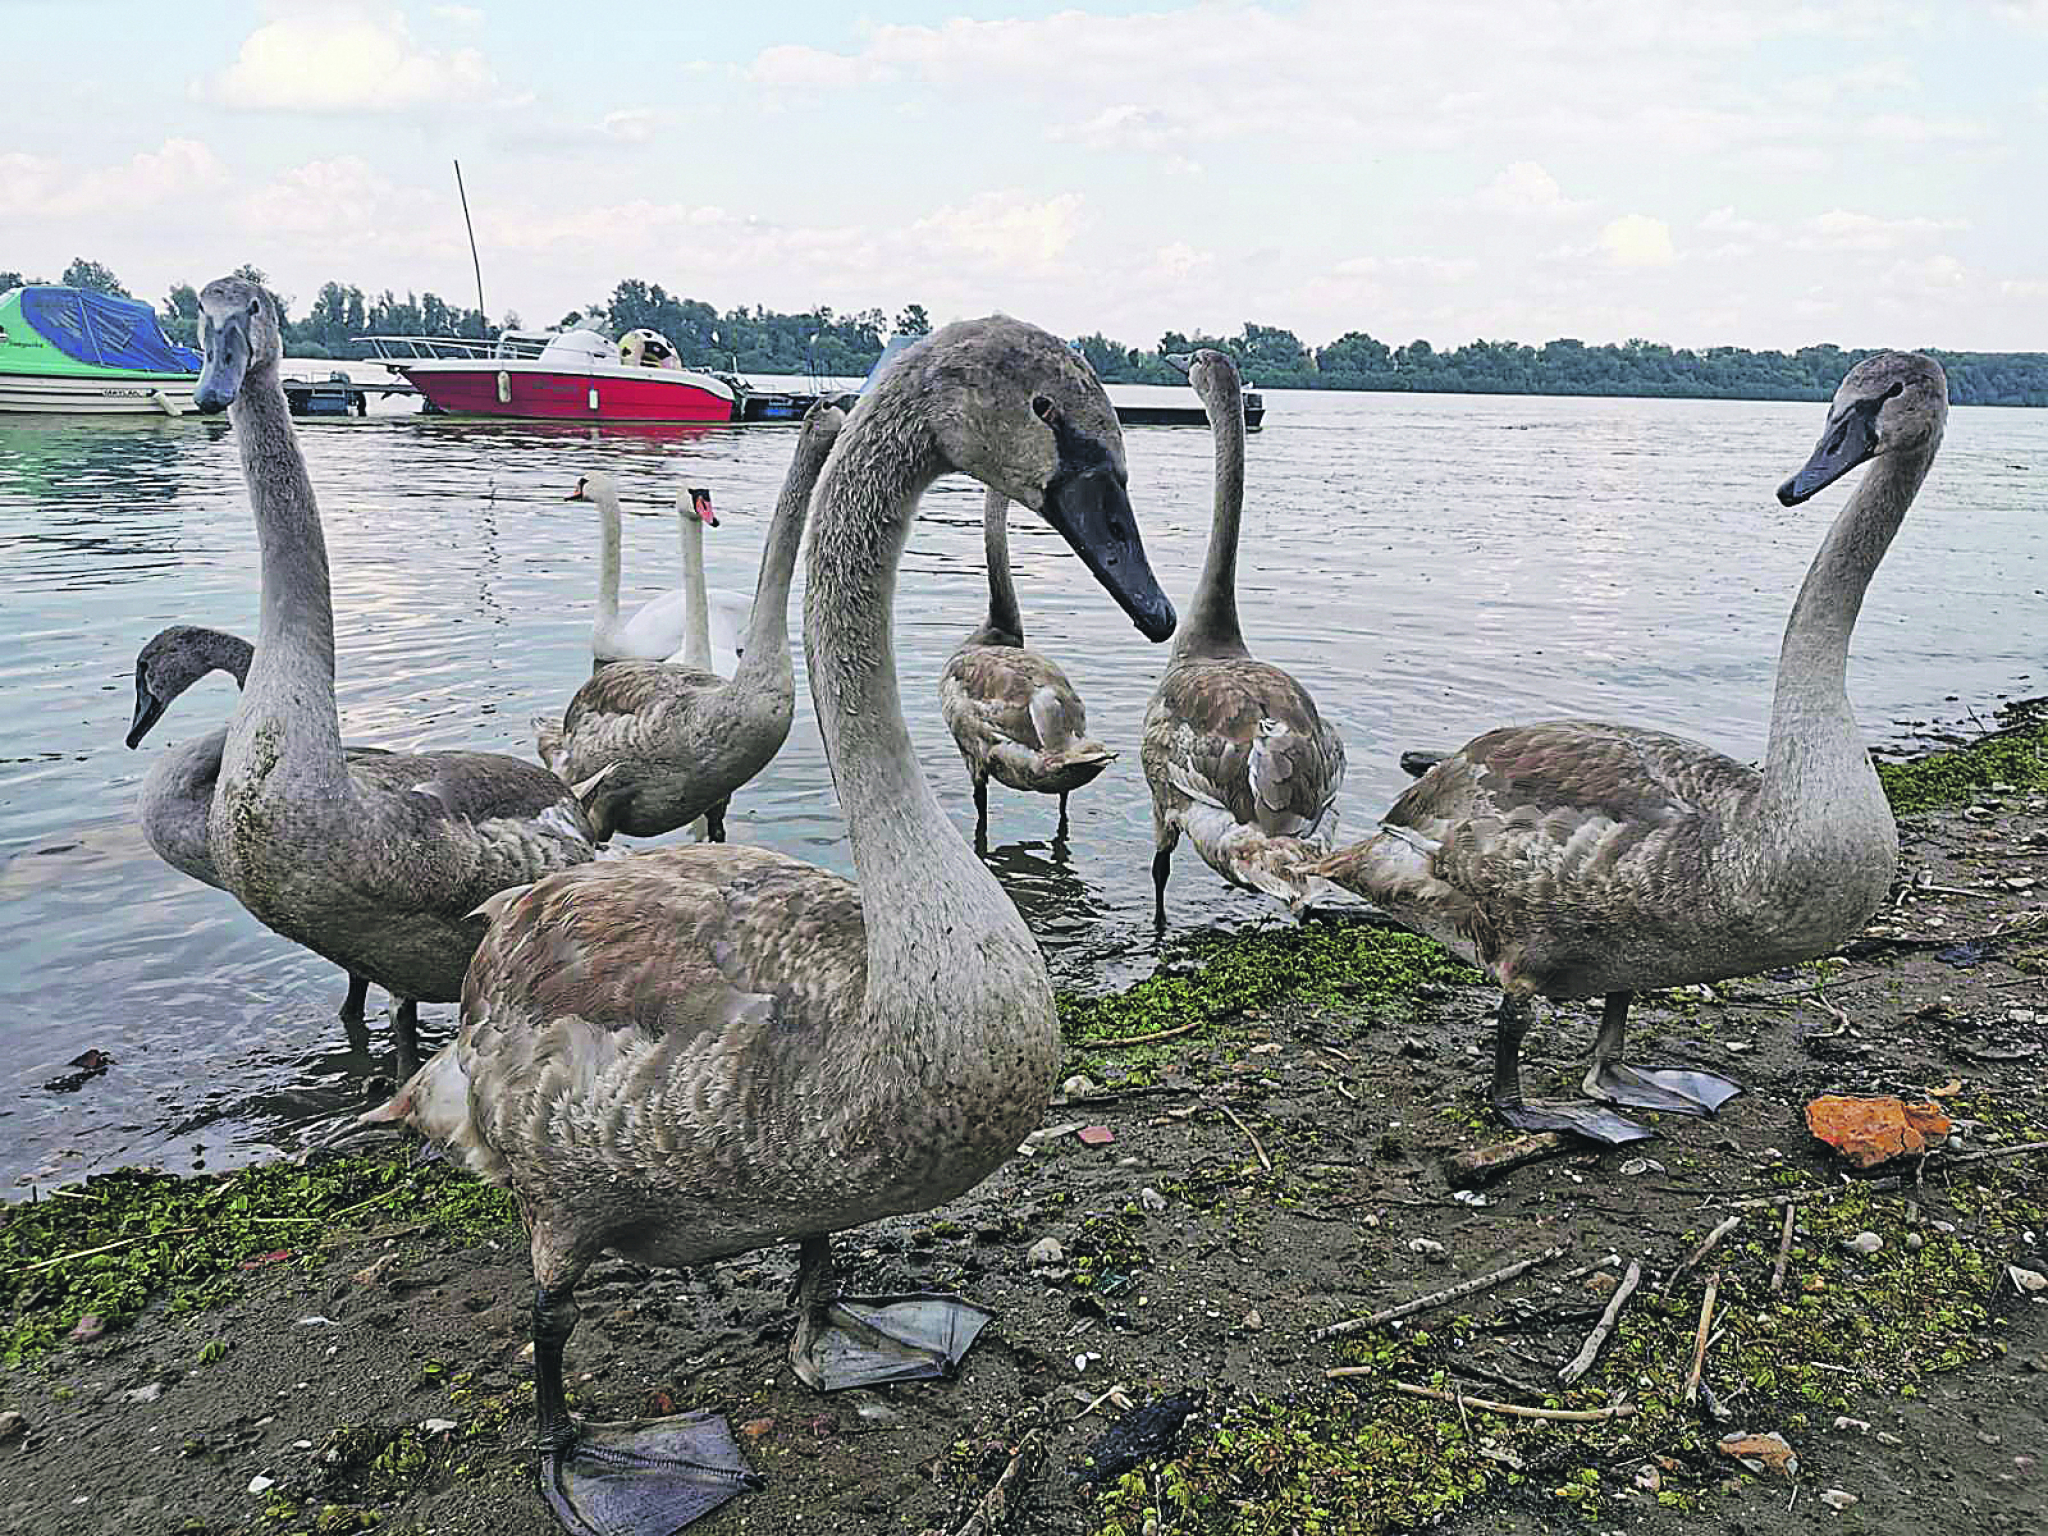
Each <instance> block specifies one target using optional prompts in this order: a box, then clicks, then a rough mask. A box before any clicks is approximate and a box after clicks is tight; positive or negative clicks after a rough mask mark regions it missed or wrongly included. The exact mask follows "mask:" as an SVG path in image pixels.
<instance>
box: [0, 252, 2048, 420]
mask: <svg viewBox="0 0 2048 1536" xmlns="http://www.w3.org/2000/svg"><path fill="white" fill-rule="evenodd" d="M240 275H242V276H245V277H249V278H252V279H253V280H255V281H257V282H262V281H264V277H263V274H262V272H261V271H259V270H258V269H256V268H254V267H243V268H241V269H240ZM35 281H38V282H40V281H43V279H40V278H38V279H35ZM60 281H62V282H64V283H66V284H68V285H69V286H72V287H76V288H93V289H97V290H99V291H100V292H102V293H115V294H121V295H123V296H124V297H125V296H127V294H128V290H127V289H125V288H123V287H122V286H121V283H120V280H119V279H118V278H116V277H115V275H114V274H113V272H112V271H111V270H109V269H108V268H107V267H105V266H102V265H101V264H100V263H98V262H96V261H88V260H86V259H85V258H84V257H82V256H81V257H79V258H78V259H76V260H75V261H73V262H72V263H71V265H70V266H68V267H66V268H65V269H64V275H63V277H62V278H61V279H60ZM22 282H23V278H22V275H21V274H20V273H19V272H6V271H0V290H5V289H7V288H12V287H19V286H20V285H21V284H22ZM272 292H273V294H275V292H276V291H275V290H274V289H273V290H272ZM277 297H278V302H279V306H280V309H281V310H283V311H284V313H285V344H286V350H287V351H288V352H290V353H291V354H292V355H293V356H295V357H339V358H360V357H367V356H369V355H370V352H371V348H370V347H369V345H368V344H367V343H366V342H364V341H363V340H362V338H363V337H365V336H377V335H415V336H451V337H470V338H474V339H478V340H482V339H487V338H490V337H493V336H496V335H497V334H498V328H497V327H495V326H493V325H492V324H491V322H490V321H489V319H487V318H486V317H485V315H484V314H483V312H482V311H481V310H476V309H469V308H465V307H463V306H462V305H459V304H451V303H449V302H448V301H446V300H445V299H442V298H440V297H439V296H438V295H436V294H432V293H424V294H419V295H414V294H412V293H407V294H406V295H405V297H404V298H400V297H398V296H397V294H395V293H393V292H392V291H391V290H390V289H388V288H387V289H386V290H384V292H383V293H381V294H376V295H370V294H366V293H365V292H364V291H363V290H362V289H361V288H358V287H356V286H354V285H353V284H343V283H324V284H322V285H321V287H320V291H319V293H318V295H316V296H315V298H314V300H313V303H312V305H311V307H310V308H309V309H308V310H307V311H306V313H305V314H304V315H303V316H301V317H298V318H296V319H294V318H292V317H291V315H290V313H289V311H290V301H289V300H287V299H286V298H284V297H283V296H282V295H278V296H277ZM160 312H161V314H162V318H163V322H164V329H165V330H166V331H168V332H169V333H170V335H171V337H172V339H174V340H177V341H183V342H185V343H187V344H188V345H189V344H193V343H195V342H196V340H197V333H198V321H199V294H198V292H197V290H195V289H194V288H193V287H192V285H191V284H189V283H180V284H178V285H177V286H176V287H175V288H173V289H172V290H171V292H170V294H169V295H168V297H166V298H165V300H164V302H163V304H162V306H161V310H160ZM579 322H580V323H585V324H593V323H594V324H596V325H598V326H599V327H601V328H608V329H610V330H611V331H612V332H613V333H615V334H616V333H619V332H623V331H626V330H629V329H631V328H633V327H635V326H646V327H647V328H649V329H650V330H656V331H659V332H661V333H662V334H663V335H664V336H666V337H668V338H669V340H670V341H672V342H674V343H675V344H676V348H677V350H678V351H679V352H680V353H681V355H682V360H683V362H684V363H686V364H687V365H689V366H691V367H696V368H737V369H738V370H739V371H740V372H742V373H783V374H806V373H809V374H825V375H830V376H833V377H836V378H857V377H859V376H860V375H862V374H864V373H866V372H867V371H868V369H869V368H870V367H871V366H873V364H874V361H875V359H876V358H877V357H879V356H880V355H881V351H882V347H883V344H884V343H885V342H886V340H887V339H888V337H889V336H890V335H891V334H896V335H906V336H918V335H923V334H924V333H925V332H926V331H929V330H930V329H931V319H930V317H929V316H928V315H927V314H926V313H925V310H924V307H923V306H922V305H918V304H909V305H906V306H905V307H904V308H903V309H902V311H901V312H899V313H898V314H897V316H896V317H895V319H894V321H893V322H892V321H891V320H890V319H889V317H888V315H887V314H886V313H885V312H884V311H882V310H879V309H863V310H858V311H855V312H853V313H851V314H835V313H834V312H833V311H832V310H831V309H830V308H828V307H826V306H824V305H819V306H818V307H817V308H816V309H811V310H804V311H801V312H798V313H794V314H784V313H781V312H779V311H776V310H772V309H764V308H762V307H761V306H759V305H755V306H754V307H752V308H747V307H745V306H742V307H740V308H738V309H729V310H724V311H720V310H718V309H716V308H714V307H713V306H711V305H710V304H707V303H705V302H703V301H702V300H701V299H685V298H680V297H677V296H676V295H674V294H671V293H669V292H667V291H666V290H665V289H664V288H663V287H662V286H661V284H659V283H648V282H646V281H644V280H642V279H640V278H637V277H636V278H627V279H626V280H624V281H623V282H621V283H620V284H619V285H618V286H617V287H615V288H614V289H613V290H612V292H611V295H610V297H609V298H606V299H602V300H600V301H598V302H596V303H593V304H590V305H588V306H586V307H585V308H584V309H582V310H579V311H574V312H572V313H570V314H568V315H565V316H563V317H562V319H561V321H560V322H558V323H559V324H562V325H570V324H576V323H579ZM518 326H519V317H518V316H517V315H513V314H507V315H506V316H505V321H504V328H505V329H507V330H512V329H517V328H518ZM1074 345H1075V346H1076V347H1078V348H1079V349H1080V351H1081V352H1082V353H1083V354H1084V355H1085V356H1086V357H1087V359H1088V361H1089V362H1090V364H1092V365H1093V366H1094V368H1095V371H1096V372H1097V373H1098V374H1100V375H1101V376H1102V378H1103V379H1104V380H1105V381H1106V382H1108V383H1111V384H1177V383H1179V382H1180V379H1181V376H1180V374H1179V373H1178V372H1177V371H1176V370H1175V369H1173V368H1172V367H1171V366H1170V365H1169V364H1168V363H1167V362H1166V355H1167V354H1169V353H1174V352H1190V351H1193V350H1194V349H1196V348H1197V347H1214V348H1216V349H1217V350H1218V351H1221V352H1228V353H1229V354H1230V355H1231V356H1232V357H1233V358H1235V359H1236V360H1237V365H1238V368H1239V370H1240V371H1241V372H1242V373H1243V374H1244V376H1245V377H1246V378H1247V379H1248V380H1250V381H1251V382H1252V383H1254V384H1258V385H1264V386H1268V387H1270V388H1275V389H1366V390H1408V391H1416V392H1441V393H1448V394H1487V395H1672V396H1685V397H1689V398H1696V399H1697V398H1709V399H1730V400H1824V399H1826V398H1827V397H1828V396H1829V395H1830V394H1832V393H1833V392H1834V388H1835V386H1836V385H1837V384H1839V383H1840V382H1841V379H1842V375H1843V374H1845V373H1847V372H1848V371H1849V369H1850V368H1852V367H1854V366H1855V364H1856V363H1857V362H1858V361H1859V360H1861V359H1862V358H1865V357H1868V356H1869V355H1870V352H1869V349H1863V350H1845V349H1843V348H1841V347H1837V346H1834V345H1832V344H1823V345H1820V346H1812V347H1801V348H1800V349H1799V350H1798V351H1797V352H1752V351H1749V350H1748V349H1747V348H1744V347H1706V348H1701V349H1698V350H1695V349H1693V348H1690V347H1667V346H1665V345H1663V344H1662V343H1661V342H1654V341H1644V340H1642V339H1641V338H1640V337H1635V338H1631V339H1630V340H1628V341H1625V342H1623V343H1621V344H1620V345H1619V346H1615V345H1610V344H1594V345H1588V344H1587V343H1585V342H1583V341H1576V340H1573V339H1571V338H1569V337H1565V338H1560V339H1559V340H1556V341H1547V342H1545V343H1544V344H1543V345H1542V346H1540V347H1530V346H1524V345H1522V344H1521V343H1520V342H1513V341H1473V342H1468V343H1466V344H1465V345H1464V346H1462V347H1458V348H1455V349H1453V350H1451V351H1447V352H1439V351H1437V350H1436V349H1435V348H1434V347H1432V346H1431V345H1430V344H1429V343H1428V342H1426V341H1411V342H1409V343H1408V344H1407V345H1406V346H1400V347H1390V346H1388V345H1387V344H1386V343H1385V342H1383V341H1379V340H1376V339H1375V338H1373V337H1371V336H1368V335H1367V334H1366V333H1365V332H1363V331H1347V332H1346V333H1345V334H1344V335H1342V336H1339V337H1338V338H1337V339H1336V340H1335V341H1333V342H1331V343H1329V344H1328V345H1327V346H1322V347H1313V348H1311V347H1308V346H1304V345H1303V344H1302V341H1301V339H1300V338H1299V337H1297V336H1296V335H1295V334H1294V332H1292V331H1288V330H1282V329H1280V328H1279V327H1277V326H1270V325H1258V324H1254V323H1253V322H1251V321H1246V322H1245V325H1244V329H1243V330H1242V332H1240V333H1239V334H1238V335H1236V336H1204V335H1201V334H1195V335H1183V334H1182V333H1181V332H1179V331H1168V332H1167V333H1166V334H1165V335H1164V336H1162V337H1161V338H1160V339H1159V345H1158V346H1157V347H1156V348H1153V349H1151V350H1150V351H1145V350H1141V349H1139V348H1136V347H1127V346H1125V345H1124V344H1123V343H1121V342H1117V341H1111V340H1110V339H1109V338H1108V337H1107V336H1103V335H1100V334H1095V335H1089V336H1082V337H1080V338H1078V339H1077V340H1076V341H1075V343H1074ZM1931 355H1932V356H1934V357H1935V358H1937V359H1939V360H1940V362H1941V365H1942V367H1943V368H1944V369H1945V370H1946V371H1947V373H1948V382H1949V395H1950V398H1951V399H1953V400H1954V401H1955V403H1956V404H1958V405H2036V406H2048V353H2043V352H1945V351H1931Z"/></svg>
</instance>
